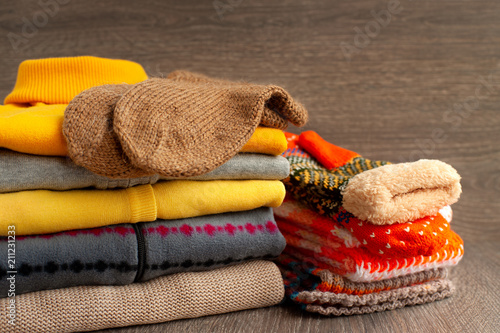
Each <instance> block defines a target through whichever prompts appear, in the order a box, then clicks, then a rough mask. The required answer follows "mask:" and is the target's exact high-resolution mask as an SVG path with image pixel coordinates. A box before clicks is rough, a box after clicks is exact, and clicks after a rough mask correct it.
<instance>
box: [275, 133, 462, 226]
mask: <svg viewBox="0 0 500 333" xmlns="http://www.w3.org/2000/svg"><path fill="white" fill-rule="evenodd" d="M286 135H287V140H288V143H289V149H288V150H287V151H286V152H285V153H284V156H285V157H286V158H287V159H288V160H289V161H290V165H291V174H290V177H289V178H288V179H286V180H285V185H286V186H287V190H288V191H289V192H291V193H292V194H293V195H294V197H295V198H296V199H297V200H299V201H303V202H306V203H307V204H308V205H309V206H310V207H311V208H313V209H314V210H316V211H317V212H319V213H320V214H326V215H328V216H330V217H333V216H335V215H336V214H337V213H339V209H340V207H342V206H343V207H344V208H345V209H346V210H347V211H349V212H350V213H352V214H354V215H355V216H356V217H358V218H359V219H361V220H365V221H367V222H370V223H372V224H393V223H403V222H408V221H413V220H416V219H419V218H423V217H426V216H433V215H436V213H437V212H438V210H439V209H440V208H442V207H444V206H447V205H450V204H452V203H454V202H456V201H457V200H458V197H459V195H460V192H461V188H460V183H459V180H460V176H458V174H457V172H456V171H455V170H454V169H453V168H452V167H451V166H449V165H447V164H445V163H443V162H440V161H431V160H421V161H418V162H414V163H403V164H396V165H388V164H389V163H388V162H383V161H370V160H368V159H365V158H363V157H361V156H359V155H358V154H357V153H354V152H352V151H349V150H346V149H344V148H341V147H337V146H335V145H332V144H330V143H328V142H326V141H325V140H323V139H322V138H321V137H320V136H319V135H318V134H316V133H315V132H312V131H307V132H304V133H302V134H301V135H300V136H297V135H295V134H290V133H287V134H286ZM375 168H376V169H375ZM371 169H374V170H371Z"/></svg>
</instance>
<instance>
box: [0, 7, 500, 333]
mask: <svg viewBox="0 0 500 333" xmlns="http://www.w3.org/2000/svg"><path fill="white" fill-rule="evenodd" d="M53 1H56V0H53ZM53 1H49V0H44V1H41V0H36V1H32V0H18V1H14V0H9V1H7V0H6V1H3V2H2V4H1V6H0V36H1V38H2V42H1V43H0V73H2V75H0V98H1V99H3V98H4V97H5V96H6V95H7V94H8V92H9V91H10V90H11V89H12V87H13V85H14V82H15V77H16V71H17V66H18V65H19V63H20V62H21V61H23V60H25V59H32V58H45V57H58V56H76V55H95V56H101V57H110V58H124V59H130V60H134V61H137V62H139V63H141V64H142V65H143V66H144V67H145V69H146V70H147V72H148V74H150V75H151V76H165V75H167V74H168V73H169V72H170V71H172V70H175V69H188V70H192V71H198V72H201V73H204V74H207V75H211V76H215V77H224V78H229V79H236V80H249V81H253V82H257V83H275V84H278V85H282V86H283V87H285V88H286V89H287V90H288V91H289V92H290V93H291V94H292V95H293V96H294V97H296V98H297V99H298V100H299V101H301V102H302V103H304V104H305V105H306V107H307V108H308V110H309V112H310V118H311V120H310V122H309V124H308V125H307V126H306V127H305V128H304V129H307V130H309V129H313V130H315V131H317V132H318V133H320V135H322V136H323V137H324V138H325V139H327V140H329V141H331V142H333V143H335V144H337V145H340V146H343V147H346V148H348V149H351V150H354V151H357V152H359V153H360V154H362V155H364V156H365V157H368V158H372V159H386V160H390V161H393V162H403V161H410V160H416V159H419V158H434V159H440V160H443V161H446V162H448V163H450V164H451V165H453V166H454V167H455V168H456V169H457V170H458V171H459V173H460V174H461V175H462V185H463V194H462V197H461V200H460V201H459V202H458V203H457V204H455V205H454V206H453V208H454V220H453V223H452V227H453V229H454V230H455V231H456V232H457V233H458V234H459V235H461V236H462V237H463V239H464V241H465V256H464V259H463V260H462V261H461V262H460V264H459V265H458V266H457V267H456V268H454V269H453V270H452V272H451V279H452V280H453V281H454V282H455V284H456V287H457V292H456V294H455V296H453V297H452V298H450V299H447V300H444V301H440V302H436V303H432V304H427V305H422V306H415V307H409V308H405V309H400V310H396V311H391V312H383V313H375V314H368V315H362V316H351V317H339V318H323V317H320V316H317V315H311V314H308V313H303V312H300V311H298V310H297V309H295V308H292V307H286V306H276V307H272V308H266V309H258V310H248V311H242V312H238V313H231V314H224V315H219V316H210V317H204V318H198V319H190V320H181V321H176V322H170V323H165V324H158V325H149V326H142V327H130V328H122V329H110V330H107V332H130V333H131V332H164V331H171V332H319V331H321V332H323V331H325V332H326V331H332V332H498V331H499V330H500V320H499V318H500V315H499V313H500V300H499V298H500V297H499V290H500V283H499V280H500V279H499V272H500V270H499V266H500V265H499V264H500V245H499V244H500V228H499V215H500V202H499V196H500V149H499V141H500V114H499V111H500V110H499V108H500V2H498V1H495V0H482V1H481V0H478V1H465V0H446V1H432V0H413V1H411V0H400V1H396V0H387V1H385V0H384V1H369V0H350V1H331V0H321V1H291V0H286V1H265V0H258V1H249V0H220V1H219V0H216V1H213V0H202V1H195V0H189V1H160V0H156V1H154V0H147V1H129V0H122V1H118V0H114V1H97V0H87V1H76V0H57V1H58V6H57V7H56V6H52V7H44V6H43V3H44V2H46V3H48V2H52V3H53ZM44 10H45V11H49V12H50V15H46V16H45V18H46V19H44V16H43V15H42V14H40V12H41V11H44ZM383 10H386V11H387V10H389V13H391V15H390V18H389V17H388V16H387V15H386V16H383V17H382V18H381V19H383V20H385V21H383V22H382V24H381V23H375V22H377V21H376V18H375V17H374V13H375V16H376V15H377V13H379V14H381V13H383V12H382V11H383ZM381 19H380V18H379V20H381ZM23 20H24V21H23ZM26 20H27V21H29V22H37V24H38V27H35V29H32V30H31V31H29V30H26V28H25V31H24V35H23V26H24V25H25V23H24V22H25V21H26ZM34 20H35V21H34ZM36 20H37V21H36ZM365 29H369V30H368V35H367V34H366V32H365V31H366V30H365ZM370 29H371V30H370ZM9 33H14V34H16V35H17V36H18V37H19V38H17V39H12V38H11V39H9V38H8V36H9ZM363 35H364V36H365V37H363ZM10 36H13V34H10ZM476 94H478V95H477V96H479V98H478V97H476ZM291 131H293V132H296V133H297V132H299V130H298V129H293V128H292V129H291Z"/></svg>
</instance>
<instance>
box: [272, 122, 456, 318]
mask: <svg viewBox="0 0 500 333" xmlns="http://www.w3.org/2000/svg"><path fill="white" fill-rule="evenodd" d="M286 135H287V140H288V149H287V151H286V152H285V153H284V156H285V157H286V158H287V159H288V160H289V162H290V165H291V174H290V177H289V178H287V179H285V181H284V182H285V185H286V189H287V197H286V198H285V202H284V203H283V205H282V206H280V207H277V208H275V209H274V212H275V216H276V221H277V223H278V227H279V229H280V230H281V232H282V233H283V235H284V236H285V239H286V242H287V246H286V248H285V250H284V252H283V254H282V255H281V256H280V257H279V259H278V263H279V266H280V269H281V270H282V273H283V276H284V279H285V288H286V295H287V297H288V298H289V299H291V300H292V301H293V302H294V303H296V304H298V305H300V306H301V307H302V308H303V309H305V310H307V311H310V312H317V313H320V314H323V315H336V316H338V315H351V314H363V313H370V312H374V311H384V310H391V309H396V308H401V307H404V306H407V305H415V304H423V303H428V302H432V301H435V300H440V299H443V298H445V297H448V296H450V295H451V293H452V292H453V290H454V287H453V285H452V283H451V281H449V280H448V279H447V269H446V267H450V266H453V265H456V264H457V263H458V262H459V261H460V259H461V258H462V256H463V250H464V248H463V242H462V239H461V238H460V237H459V236H458V235H457V234H456V233H454V232H453V231H452V230H451V229H450V224H451V218H452V211H451V208H450V205H451V204H453V203H455V202H456V201H457V200H458V197H459V196H460V193H461V187H460V176H459V175H458V174H457V172H456V171H455V169H453V168H452V167H451V166H449V165H447V164H445V163H443V162H440V161H436V160H420V161H417V162H412V163H401V164H390V163H388V162H382V161H371V160H368V159H365V158H363V157H361V156H359V155H358V154H357V153H355V152H352V151H349V150H346V149H343V148H341V147H338V146H335V145H333V144H331V143H328V142H326V141H325V140H324V139H322V138H321V137H320V136H319V135H318V134H316V133H315V132H313V131H307V132H304V133H302V134H301V135H300V136H299V135H294V134H289V133H286Z"/></svg>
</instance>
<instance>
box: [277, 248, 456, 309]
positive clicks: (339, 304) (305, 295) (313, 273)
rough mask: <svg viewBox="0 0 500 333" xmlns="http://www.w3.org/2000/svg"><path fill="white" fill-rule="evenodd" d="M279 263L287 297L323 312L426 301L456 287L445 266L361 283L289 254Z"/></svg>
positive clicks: (402, 305) (449, 292) (397, 306)
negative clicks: (448, 277) (448, 278)
mask: <svg viewBox="0 0 500 333" xmlns="http://www.w3.org/2000/svg"><path fill="white" fill-rule="evenodd" d="M278 266H279V267H280V270H281V272H282V274H283V279H284V283H285V294H286V296H287V298H288V299H289V300H291V301H293V302H294V303H295V304H298V305H299V306H300V307H301V308H302V309H304V310H306V311H310V312H318V313H321V314H324V315H337V316H338V315H351V314H362V313H371V312H375V311H384V310H392V309H396V308H400V307H404V306H407V305H415V304H423V303H428V302H432V301H435V300H439V299H442V298H444V297H448V296H450V295H451V294H452V292H453V289H454V288H453V285H452V284H451V281H449V280H447V279H446V276H447V271H446V270H445V269H431V270H427V271H423V272H420V273H415V274H409V275H405V276H402V277H397V278H392V279H387V280H382V281H376V282H370V283H359V282H352V281H349V280H347V279H345V278H344V277H341V276H338V275H334V274H332V273H331V272H329V271H328V270H322V269H319V268H318V267H315V266H314V264H313V263H311V262H308V263H304V262H298V261H296V260H294V259H293V258H292V257H290V256H287V255H286V254H282V255H281V256H280V257H279V265H278Z"/></svg>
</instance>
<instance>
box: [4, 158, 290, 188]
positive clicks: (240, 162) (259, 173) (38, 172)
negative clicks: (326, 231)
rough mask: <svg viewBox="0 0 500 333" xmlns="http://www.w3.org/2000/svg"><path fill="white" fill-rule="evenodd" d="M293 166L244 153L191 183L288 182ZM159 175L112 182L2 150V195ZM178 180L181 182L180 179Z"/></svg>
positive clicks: (150, 180) (152, 179)
mask: <svg viewBox="0 0 500 333" xmlns="http://www.w3.org/2000/svg"><path fill="white" fill-rule="evenodd" d="M289 173H290V164H289V163H288V160H287V159H286V158H284V157H282V156H269V155H263V154H250V153H240V154H237V155H236V156H234V157H233V158H232V159H230V160H229V161H228V162H226V163H225V164H223V165H221V166H220V167H218V168H217V169H215V170H212V171H211V172H209V173H206V174H204V175H200V176H196V177H190V178H186V179H191V180H217V179H269V180H279V179H283V178H286V177H287V176H288V174H289ZM167 179H175V178H165V177H160V176H158V175H153V176H149V177H140V178H131V179H111V178H107V177H104V176H100V175H96V174H94V173H92V172H91V171H89V170H87V169H85V168H83V167H80V166H78V165H76V164H75V163H73V161H71V159H69V158H67V157H55V156H38V155H29V154H22V153H18V152H14V151H10V150H6V149H0V193H6V192H16V191H27V190H72V189H79V188H86V187H95V188H98V189H110V188H118V187H131V186H136V185H143V184H154V183H156V182H158V181H159V180H167ZM176 179H178V178H176Z"/></svg>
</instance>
